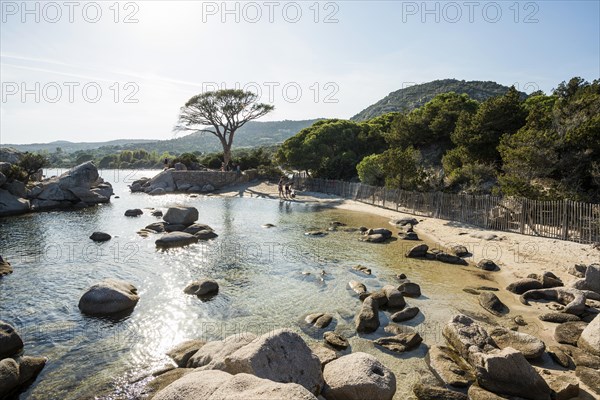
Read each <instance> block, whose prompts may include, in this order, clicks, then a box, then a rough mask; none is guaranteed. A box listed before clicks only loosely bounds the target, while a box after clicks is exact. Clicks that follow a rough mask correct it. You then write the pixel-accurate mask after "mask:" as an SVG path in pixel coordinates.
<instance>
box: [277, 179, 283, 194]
mask: <svg viewBox="0 0 600 400" xmlns="http://www.w3.org/2000/svg"><path fill="white" fill-rule="evenodd" d="M277 189H279V197H280V198H281V197H283V176H282V177H281V178H280V179H279V183H278V184H277Z"/></svg>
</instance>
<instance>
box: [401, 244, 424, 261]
mask: <svg viewBox="0 0 600 400" xmlns="http://www.w3.org/2000/svg"><path fill="white" fill-rule="evenodd" d="M427 251H429V246H427V245H426V244H418V245H416V246H414V247H413V248H411V249H410V250H408V251H407V252H406V257H410V258H420V257H425V255H426V254H427Z"/></svg>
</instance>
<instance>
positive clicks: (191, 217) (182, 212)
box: [163, 207, 198, 226]
mask: <svg viewBox="0 0 600 400" xmlns="http://www.w3.org/2000/svg"><path fill="white" fill-rule="evenodd" d="M163 220H165V221H166V222H168V223H169V224H175V225H185V226H189V225H192V224H193V223H194V222H196V221H197V220H198V209H197V208H196V207H170V208H169V209H168V210H167V212H166V214H165V215H164V216H163Z"/></svg>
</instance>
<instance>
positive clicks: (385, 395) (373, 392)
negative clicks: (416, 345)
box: [323, 352, 396, 400]
mask: <svg viewBox="0 0 600 400" xmlns="http://www.w3.org/2000/svg"><path fill="white" fill-rule="evenodd" d="M323 377H324V378H325V388H324V389H323V396H324V397H325V398H326V399H327V400H364V399H378V400H391V399H392V398H393V397H394V394H395V393H396V376H395V375H394V373H393V372H392V371H391V370H390V369H388V368H387V367H386V366H385V365H383V364H382V363H381V362H379V361H378V360H377V359H376V358H375V357H373V356H372V355H370V354H366V353H360V352H359V353H352V354H349V355H347V356H343V357H340V358H338V359H337V360H334V361H331V362H330V363H328V364H326V365H325V368H324V369H323Z"/></svg>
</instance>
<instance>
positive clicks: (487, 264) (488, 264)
mask: <svg viewBox="0 0 600 400" xmlns="http://www.w3.org/2000/svg"><path fill="white" fill-rule="evenodd" d="M476 266H477V268H479V269H482V270H484V271H497V270H499V269H500V268H499V267H498V265H497V264H496V263H495V262H493V261H492V260H488V259H485V258H484V259H483V260H479V262H478V263H477V265H476Z"/></svg>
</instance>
